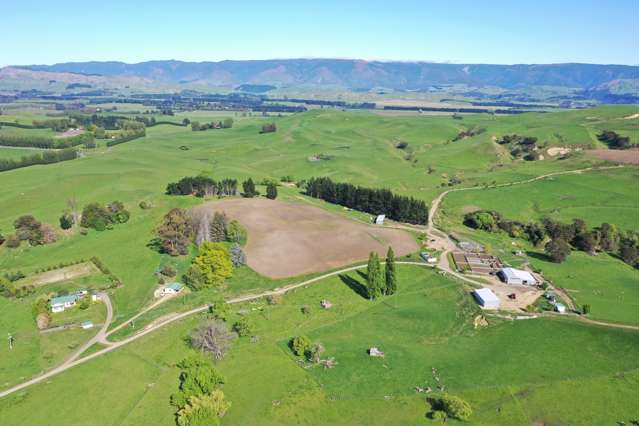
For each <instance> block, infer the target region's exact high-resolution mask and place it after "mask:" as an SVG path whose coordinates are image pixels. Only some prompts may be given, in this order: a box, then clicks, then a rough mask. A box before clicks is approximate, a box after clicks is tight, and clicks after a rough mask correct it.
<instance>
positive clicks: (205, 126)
mask: <svg viewBox="0 0 639 426" xmlns="http://www.w3.org/2000/svg"><path fill="white" fill-rule="evenodd" d="M231 127H233V119H232V118H230V117H229V118H225V119H224V120H223V121H218V122H215V121H211V122H210V123H200V122H199V121H192V122H191V130H193V131H194V132H198V131H202V130H209V129H230V128H231Z"/></svg>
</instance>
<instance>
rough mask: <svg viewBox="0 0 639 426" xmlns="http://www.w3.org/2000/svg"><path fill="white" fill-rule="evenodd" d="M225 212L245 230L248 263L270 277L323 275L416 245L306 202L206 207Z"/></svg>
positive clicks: (249, 202) (259, 201)
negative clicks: (370, 256)
mask: <svg viewBox="0 0 639 426" xmlns="http://www.w3.org/2000/svg"><path fill="white" fill-rule="evenodd" d="M200 208H210V209H212V210H214V211H223V212H225V213H226V215H227V216H228V217H229V218H230V219H237V220H238V221H239V222H240V223H241V224H242V225H243V226H244V227H246V229H247V231H248V242H247V244H246V247H245V252H246V256H247V259H248V265H249V266H250V267H251V268H252V269H253V270H255V271H257V272H258V273H260V274H262V275H265V276H267V277H271V278H285V277H292V276H296V275H303V274H309V273H313V272H322V271H326V270H329V269H334V268H338V267H340V266H344V265H348V264H351V263H354V262H357V261H362V260H366V259H367V258H368V254H369V253H370V252H371V251H377V252H378V253H379V254H380V255H382V256H385V255H386V250H387V249H388V247H389V246H392V247H393V250H394V251H395V254H396V255H397V256H403V255H406V254H408V253H412V252H415V251H417V250H418V249H419V245H418V244H417V242H416V241H415V239H414V238H413V237H412V236H411V235H410V234H409V233H407V232H405V231H402V230H398V229H388V228H382V227H376V226H374V225H366V224H363V223H358V222H355V221H352V220H349V219H346V218H343V217H341V216H339V215H337V214H334V213H331V212H328V211H325V210H322V209H320V208H318V207H314V206H309V205H306V204H297V203H288V202H283V201H277V200H268V199H265V198H245V199H230V200H222V201H215V202H212V203H208V204H206V205H205V206H204V207H200Z"/></svg>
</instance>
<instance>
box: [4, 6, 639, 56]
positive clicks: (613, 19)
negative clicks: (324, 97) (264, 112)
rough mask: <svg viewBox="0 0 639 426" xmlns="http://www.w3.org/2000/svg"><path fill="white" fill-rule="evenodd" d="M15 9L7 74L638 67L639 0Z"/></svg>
mask: <svg viewBox="0 0 639 426" xmlns="http://www.w3.org/2000/svg"><path fill="white" fill-rule="evenodd" d="M523 3H524V1H523V0H511V1H505V0H504V1H490V0H488V1H467V0H453V1H446V0H440V1H428V0H422V1H418V0H415V1H409V0H392V1H391V0H387V1H376V0H368V1H364V0H362V1H360V0H353V1H350V0H318V1H314V0H295V1H278V0H263V1H251V0H244V1H241V0H240V1H238V0H235V1H233V0H226V1H215V0H209V1H189V0H182V1H178V0H172V1H165V0H150V1H144V0H127V1H122V0H106V1H95V2H94V1H91V0H84V1H71V0H58V1H50V0H49V1H44V0H41V1H34V0H11V1H9V0H8V1H6V3H4V4H3V6H2V9H1V10H2V12H1V15H0V46H1V48H0V52H1V53H0V66H4V65H10V64H11V65H26V64H52V63H56V62H68V61H89V60H119V61H125V62H140V61H146V60H153V59H178V60H185V61H217V60H223V59H272V58H318V57H322V58H361V59H379V60H420V61H435V62H446V61H450V62H455V63H494V64H513V63H557V62H588V63H608V64H610V63H614V64H631V65H639V24H638V22H639V0H608V1H594V0H580V1H577V0H555V1H549V0H537V1H526V2H525V3H526V4H523Z"/></svg>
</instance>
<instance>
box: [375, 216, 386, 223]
mask: <svg viewBox="0 0 639 426" xmlns="http://www.w3.org/2000/svg"><path fill="white" fill-rule="evenodd" d="M385 220H386V215H385V214H378V215H377V217H376V218H375V225H383V224H384V221H385Z"/></svg>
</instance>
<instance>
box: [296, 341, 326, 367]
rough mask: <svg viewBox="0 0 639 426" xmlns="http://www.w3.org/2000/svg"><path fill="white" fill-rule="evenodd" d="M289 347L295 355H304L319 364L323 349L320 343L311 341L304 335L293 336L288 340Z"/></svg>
mask: <svg viewBox="0 0 639 426" xmlns="http://www.w3.org/2000/svg"><path fill="white" fill-rule="evenodd" d="M289 347H290V348H291V350H292V351H293V353H294V354H295V355H297V356H300V357H304V358H306V359H307V360H308V361H311V362H313V363H315V364H319V362H320V361H321V359H322V354H323V353H324V351H325V348H324V345H322V343H320V342H315V343H311V339H309V338H308V337H306V336H304V335H301V336H296V337H293V338H292V339H291V340H290V341H289Z"/></svg>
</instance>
